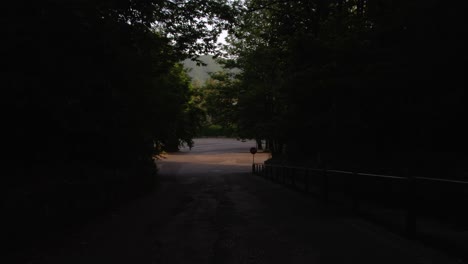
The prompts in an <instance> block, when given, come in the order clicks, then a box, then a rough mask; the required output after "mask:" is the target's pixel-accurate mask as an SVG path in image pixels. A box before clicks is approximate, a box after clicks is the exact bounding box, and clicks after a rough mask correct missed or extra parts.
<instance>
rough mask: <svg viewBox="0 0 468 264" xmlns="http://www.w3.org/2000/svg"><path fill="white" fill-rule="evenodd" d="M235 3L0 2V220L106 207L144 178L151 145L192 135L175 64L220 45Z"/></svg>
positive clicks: (187, 99)
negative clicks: (1, 143)
mask: <svg viewBox="0 0 468 264" xmlns="http://www.w3.org/2000/svg"><path fill="white" fill-rule="evenodd" d="M235 4H236V3H235V2H234V1H228V2H226V1H219V0H194V1H169V0H168V1H154V0H140V1H135V0H120V1H107V0H99V1H88V0H69V1H55V0H49V1H36V2H33V3H30V2H21V1H20V2H15V1H9V2H7V3H5V4H2V10H3V23H2V35H3V37H2V44H3V49H2V52H3V53H4V54H3V56H2V57H3V58H2V60H3V62H4V64H5V65H6V66H7V69H6V71H5V72H4V75H3V80H2V82H3V83H4V86H3V90H4V94H3V96H2V98H3V101H4V102H3V105H4V107H5V109H6V110H4V113H5V114H6V118H5V119H4V120H3V127H4V132H6V136H5V138H6V140H7V143H8V144H7V145H8V146H7V148H6V151H5V153H7V155H8V158H7V160H8V167H7V169H10V170H9V171H11V172H10V173H9V174H8V175H5V176H7V177H5V179H4V183H3V184H2V186H3V188H2V189H3V190H2V193H3V202H4V208H5V210H6V211H4V213H5V214H6V215H7V218H6V219H7V220H8V221H7V222H9V223H12V222H16V223H18V226H23V228H24V230H23V231H24V232H25V233H27V232H28V230H29V231H31V230H33V229H36V230H38V228H37V226H35V225H31V224H30V223H29V222H30V219H32V218H34V219H36V221H35V222H36V223H37V224H41V223H43V222H41V219H42V220H44V221H52V219H53V221H52V222H53V223H50V224H54V223H57V222H64V221H67V220H66V217H65V216H66V215H67V213H72V215H74V216H76V215H77V213H76V212H75V211H76V210H77V209H78V208H100V207H102V206H107V205H108V204H109V202H111V201H116V200H119V199H123V198H122V197H124V196H125V195H126V194H128V193H129V192H130V191H131V190H135V191H136V190H138V191H141V190H142V189H144V188H147V187H151V186H152V183H153V181H154V175H155V172H156V168H155V165H154V160H153V158H154V157H155V155H157V154H159V153H160V151H162V150H164V149H166V150H171V149H172V150H174V149H177V148H178V146H179V144H183V143H185V144H189V145H190V144H192V138H193V136H194V135H195V133H196V130H197V129H198V127H199V126H200V120H199V117H200V116H201V112H200V109H199V108H198V106H197V104H195V103H194V102H193V101H192V94H193V92H194V91H193V90H192V88H191V86H190V80H189V78H188V76H187V74H186V72H185V71H184V69H183V67H182V66H181V65H180V64H179V63H178V62H180V61H182V60H183V59H186V58H195V57H196V56H197V54H202V53H206V52H207V51H212V50H213V49H214V48H215V47H216V39H217V35H219V33H220V32H221V30H224V29H228V28H229V27H230V23H231V22H232V20H233V19H234V17H235V15H236V13H235V8H234V7H235ZM61 217H65V218H63V219H62V218H61ZM61 219H62V220H61ZM20 223H22V225H21V224H20ZM28 226H29V228H28ZM10 231H11V232H13V233H16V232H17V231H18V230H16V229H15V228H11V229H10ZM18 239H20V238H18ZM12 241H13V242H11V244H14V240H12Z"/></svg>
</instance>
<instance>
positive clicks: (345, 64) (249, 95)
mask: <svg viewBox="0 0 468 264" xmlns="http://www.w3.org/2000/svg"><path fill="white" fill-rule="evenodd" d="M246 4H247V10H246V11H245V12H244V14H243V16H242V20H241V21H240V23H239V25H238V26H237V27H236V28H234V29H233V30H232V31H231V39H230V42H231V44H232V46H231V47H229V49H228V55H229V56H230V58H232V59H233V61H234V65H233V66H235V67H239V68H241V69H242V74H240V75H239V76H238V81H239V87H238V88H236V89H237V90H238V91H240V92H239V96H238V97H236V98H237V99H238V105H237V108H238V114H239V116H238V117H237V119H236V122H237V123H238V127H239V129H240V130H241V131H243V133H245V134H249V136H250V137H252V138H253V137H255V138H258V137H260V138H264V139H267V141H268V142H270V148H271V149H272V152H273V155H274V156H275V157H277V158H283V159H288V160H290V161H295V162H304V163H307V164H309V165H314V166H317V165H318V166H328V167H334V168H342V169H359V170H368V171H369V170H371V171H376V172H386V173H398V174H402V173H403V174H405V173H407V172H408V170H410V171H411V173H415V174H419V175H421V174H422V175H425V176H427V175H436V176H438V177H462V176H461V175H462V174H463V170H466V166H465V162H466V154H464V153H465V151H464V148H465V147H466V145H465V144H464V143H465V139H464V138H465V136H464V135H465V133H466V130H465V129H464V128H463V127H464V125H463V121H462V120H464V116H465V112H464V111H465V109H464V108H465V107H464V102H463V100H464V97H465V88H464V87H463V83H464V81H463V80H464V77H463V76H464V73H465V71H464V66H463V63H462V61H463V60H466V50H465V48H463V47H465V46H466V41H465V40H463V39H462V36H463V34H464V32H466V30H465V28H464V26H463V25H464V24H465V23H464V22H463V21H464V20H465V18H464V13H463V12H464V10H465V9H463V7H462V6H459V5H457V4H447V3H445V2H444V1H399V0H385V1H384V0H309V1H289V0H279V1H265V0H250V1H247V2H246ZM457 174H458V176H456V175H457Z"/></svg>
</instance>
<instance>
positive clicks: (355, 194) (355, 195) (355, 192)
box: [351, 172, 361, 213]
mask: <svg viewBox="0 0 468 264" xmlns="http://www.w3.org/2000/svg"><path fill="white" fill-rule="evenodd" d="M353 178H354V179H351V188H352V189H351V195H352V199H353V204H352V210H353V212H355V213H359V199H360V196H359V187H360V183H361V181H360V175H359V174H358V173H357V172H353Z"/></svg>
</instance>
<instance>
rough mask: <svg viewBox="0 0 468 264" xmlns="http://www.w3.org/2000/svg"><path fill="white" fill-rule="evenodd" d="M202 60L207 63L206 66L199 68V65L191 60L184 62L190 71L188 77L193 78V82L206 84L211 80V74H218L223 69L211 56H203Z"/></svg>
mask: <svg viewBox="0 0 468 264" xmlns="http://www.w3.org/2000/svg"><path fill="white" fill-rule="evenodd" d="M200 60H201V61H203V62H204V63H206V66H197V63H196V62H194V61H192V60H190V59H186V60H184V61H183V64H184V67H185V68H187V69H189V72H188V75H189V76H190V77H192V80H193V81H198V82H200V83H205V81H206V80H208V79H209V78H210V75H209V73H213V72H218V71H221V70H222V69H223V68H222V66H221V65H220V64H219V63H217V62H216V61H215V60H214V59H213V56H211V55H203V56H201V57H200Z"/></svg>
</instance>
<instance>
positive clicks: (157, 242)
mask: <svg viewBox="0 0 468 264" xmlns="http://www.w3.org/2000/svg"><path fill="white" fill-rule="evenodd" d="M195 142H196V145H195V148H193V149H192V150H189V149H183V151H182V152H181V153H178V154H173V155H167V156H166V158H165V159H163V160H162V161H160V162H158V164H159V167H160V172H161V184H160V185H159V187H158V188H157V190H156V191H155V192H154V193H153V194H151V195H149V196H147V197H144V198H142V199H140V200H138V201H133V202H130V203H128V204H126V205H125V206H123V207H122V208H120V209H119V210H117V211H116V212H115V213H114V214H112V215H109V216H108V217H103V218H102V219H100V220H99V221H97V222H95V223H92V224H90V225H89V226H88V227H86V228H84V229H83V230H82V231H81V232H79V233H77V234H76V235H75V236H74V237H71V238H69V239H68V240H67V241H66V242H63V243H62V244H61V245H60V246H57V248H54V249H52V250H50V251H49V252H42V253H41V254H39V255H38V256H37V257H36V258H35V260H34V261H33V262H31V263H89V264H91V263H100V264H101V263H141V264H143V263H147V264H151V263H171V264H172V263H181V264H182V263H184V264H190V263H194V264H195V263H200V264H201V263H203V264H219V263H226V264H228V263H291V264H292V263H334V264H335V263H340V264H341V263H360V264H363V263H373V264H375V263H379V264H385V263H398V264H404V263H412V264H419V263H420V264H425V263H434V264H435V263H444V264H448V263H461V262H457V261H456V260H454V259H450V258H448V257H446V256H444V255H443V254H442V253H440V252H437V251H435V250H432V249H428V248H426V247H424V246H422V245H420V244H418V243H417V242H415V241H410V240H406V239H404V238H402V237H399V236H397V235H395V234H392V233H390V232H387V231H385V230H384V229H382V228H380V227H378V226H375V225H373V224H370V223H368V222H366V221H364V220H361V219H358V218H355V217H353V216H351V215H348V214H347V213H346V212H344V211H340V210H339V209H333V208H331V207H328V208H324V207H323V206H322V205H320V204H319V203H318V202H317V201H315V200H314V199H312V198H310V197H307V196H305V195H304V194H300V193H297V192H294V191H291V190H289V189H286V188H284V187H282V186H280V185H276V184H274V183H272V182H268V181H266V180H264V179H262V178H259V177H256V176H252V175H251V174H250V173H249V172H250V169H251V162H252V156H251V154H250V153H249V152H248V151H249V148H250V147H252V146H254V142H252V141H247V142H241V141H237V140H235V139H199V140H196V141H195ZM267 158H268V155H267V154H264V153H258V154H256V156H255V159H256V161H258V162H262V161H264V160H265V159H267Z"/></svg>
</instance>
